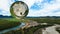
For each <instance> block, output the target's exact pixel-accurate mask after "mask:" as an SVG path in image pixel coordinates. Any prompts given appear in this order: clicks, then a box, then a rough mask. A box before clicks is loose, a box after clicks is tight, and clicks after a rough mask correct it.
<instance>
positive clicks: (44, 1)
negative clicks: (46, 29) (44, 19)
mask: <svg viewBox="0 0 60 34" xmlns="http://www.w3.org/2000/svg"><path fill="white" fill-rule="evenodd" d="M16 1H23V2H25V3H26V4H27V5H28V7H29V13H28V15H27V16H32V17H39V16H60V0H0V15H3V16H11V13H10V6H11V5H12V4H13V3H14V2H16Z"/></svg>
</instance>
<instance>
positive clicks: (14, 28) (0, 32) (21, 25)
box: [0, 23, 25, 34]
mask: <svg viewBox="0 0 60 34" xmlns="http://www.w3.org/2000/svg"><path fill="white" fill-rule="evenodd" d="M23 26H25V23H21V24H20V25H19V26H16V27H13V28H10V29H6V30H3V31H0V34H2V33H6V32H9V31H11V30H16V29H18V28H21V27H23Z"/></svg>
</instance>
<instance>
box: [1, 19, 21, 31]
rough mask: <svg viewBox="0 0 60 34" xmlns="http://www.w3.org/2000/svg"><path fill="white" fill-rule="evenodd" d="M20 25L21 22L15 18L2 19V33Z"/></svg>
mask: <svg viewBox="0 0 60 34" xmlns="http://www.w3.org/2000/svg"><path fill="white" fill-rule="evenodd" d="M18 25H20V21H19V20H17V19H15V18H0V31H1V30H4V29H8V28H11V27H15V26H18Z"/></svg>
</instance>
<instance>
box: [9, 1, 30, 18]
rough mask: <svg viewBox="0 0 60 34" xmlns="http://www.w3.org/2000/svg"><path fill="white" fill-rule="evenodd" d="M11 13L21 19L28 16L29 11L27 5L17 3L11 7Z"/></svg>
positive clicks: (20, 2)
mask: <svg viewBox="0 0 60 34" xmlns="http://www.w3.org/2000/svg"><path fill="white" fill-rule="evenodd" d="M10 12H11V15H12V16H13V17H15V18H17V19H21V18H24V17H26V16H27V15H28V12H29V9H28V6H27V4H26V3H24V2H22V1H16V2H14V3H13V4H12V5H11V7H10Z"/></svg>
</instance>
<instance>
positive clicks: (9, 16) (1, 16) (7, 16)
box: [0, 15, 13, 18]
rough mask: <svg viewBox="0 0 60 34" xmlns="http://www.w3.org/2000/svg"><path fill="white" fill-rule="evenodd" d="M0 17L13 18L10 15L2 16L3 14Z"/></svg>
mask: <svg viewBox="0 0 60 34" xmlns="http://www.w3.org/2000/svg"><path fill="white" fill-rule="evenodd" d="M0 18H13V17H12V16H3V15H0Z"/></svg>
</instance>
